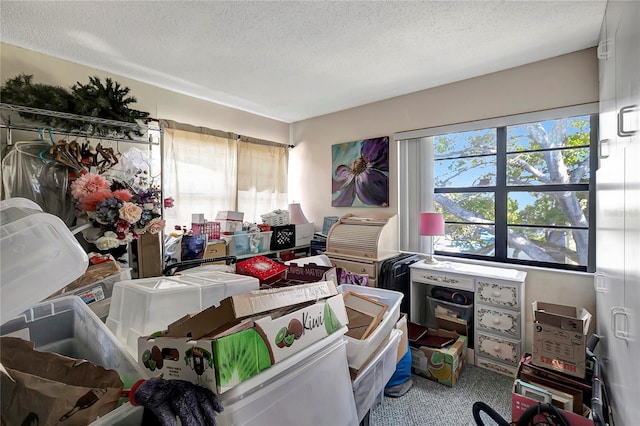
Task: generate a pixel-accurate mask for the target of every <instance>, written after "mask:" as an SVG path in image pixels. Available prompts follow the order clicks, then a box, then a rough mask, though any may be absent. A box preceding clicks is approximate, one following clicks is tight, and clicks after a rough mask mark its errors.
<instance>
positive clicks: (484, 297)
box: [476, 278, 520, 309]
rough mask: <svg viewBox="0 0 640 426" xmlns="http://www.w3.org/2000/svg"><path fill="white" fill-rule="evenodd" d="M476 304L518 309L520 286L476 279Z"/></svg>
mask: <svg viewBox="0 0 640 426" xmlns="http://www.w3.org/2000/svg"><path fill="white" fill-rule="evenodd" d="M476 303H477V304H483V305H494V306H500V307H503V308H513V309H520V286H517V285H513V284H504V283H498V282H495V281H490V280H486V279H482V278H478V280H477V282H476Z"/></svg>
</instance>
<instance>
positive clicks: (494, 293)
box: [491, 290, 500, 297]
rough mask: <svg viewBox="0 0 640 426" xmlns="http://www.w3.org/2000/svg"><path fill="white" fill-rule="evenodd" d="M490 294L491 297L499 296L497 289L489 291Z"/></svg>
mask: <svg viewBox="0 0 640 426" xmlns="http://www.w3.org/2000/svg"><path fill="white" fill-rule="evenodd" d="M491 295H492V296H493V297H500V292H499V291H496V290H494V291H493V292H492V293H491Z"/></svg>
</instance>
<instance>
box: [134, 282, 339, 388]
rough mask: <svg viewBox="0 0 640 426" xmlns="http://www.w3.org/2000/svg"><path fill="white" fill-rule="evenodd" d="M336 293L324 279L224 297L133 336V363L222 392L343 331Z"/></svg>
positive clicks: (331, 285) (168, 376) (154, 371)
mask: <svg viewBox="0 0 640 426" xmlns="http://www.w3.org/2000/svg"><path fill="white" fill-rule="evenodd" d="M336 292H337V290H336V288H335V286H334V285H333V283H332V282H330V281H329V282H319V283H311V284H307V285H300V286H295V287H286V288H281V289H274V290H259V291H254V292H251V293H245V294H241V295H236V296H231V297H228V298H226V299H224V300H223V301H222V302H221V304H220V306H219V307H212V308H208V309H206V310H204V311H202V312H201V313H200V314H197V315H194V316H190V317H185V318H183V319H181V320H178V321H177V322H176V323H174V324H172V325H171V326H170V327H169V330H168V331H167V332H164V333H157V334H155V335H152V336H145V337H141V338H139V339H138V354H139V359H138V362H139V364H141V365H143V366H144V367H145V368H147V369H149V370H151V371H152V372H153V374H158V373H164V375H165V377H167V378H179V379H182V380H188V381H191V382H193V383H197V384H200V385H204V386H206V387H208V388H209V389H211V390H213V391H216V392H218V393H223V392H225V391H227V390H229V389H231V388H232V387H233V386H235V385H237V384H239V383H241V382H243V381H245V380H247V379H249V378H251V377H253V376H255V375H256V374H258V373H260V372H261V371H263V370H265V369H267V368H269V367H270V366H272V365H274V364H276V363H278V362H280V361H282V360H283V359H286V358H288V357H290V356H291V355H293V354H295V353H297V352H299V351H300V350H302V349H304V348H306V347H307V346H309V345H311V344H313V343H314V342H316V341H318V340H320V339H322V338H324V337H326V336H328V335H330V334H333V333H335V332H339V331H341V332H342V333H344V332H345V331H346V327H344V326H345V324H346V323H347V314H346V311H345V307H344V301H343V299H342V295H340V294H334V295H331V293H336ZM156 370H157V372H156Z"/></svg>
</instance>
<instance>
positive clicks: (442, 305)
mask: <svg viewBox="0 0 640 426" xmlns="http://www.w3.org/2000/svg"><path fill="white" fill-rule="evenodd" d="M427 309H428V310H429V311H428V312H429V315H428V316H427V318H428V321H427V324H426V325H427V327H430V328H437V323H436V316H435V314H436V313H441V314H443V315H446V316H449V317H453V318H460V319H463V320H465V321H467V323H470V322H471V319H472V318H473V303H470V304H468V305H459V304H457V303H453V302H447V301H445V300H440V299H435V298H433V297H431V296H427Z"/></svg>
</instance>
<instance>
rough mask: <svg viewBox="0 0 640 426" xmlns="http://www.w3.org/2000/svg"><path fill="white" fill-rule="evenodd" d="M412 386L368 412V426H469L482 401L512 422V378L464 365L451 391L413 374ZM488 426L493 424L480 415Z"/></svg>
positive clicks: (387, 398) (385, 399) (472, 422)
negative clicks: (400, 394) (478, 402)
mask: <svg viewBox="0 0 640 426" xmlns="http://www.w3.org/2000/svg"><path fill="white" fill-rule="evenodd" d="M412 379H413V387H412V388H411V389H410V390H409V391H408V392H407V393H405V394H404V395H403V396H401V397H399V398H389V397H385V398H384V400H383V402H382V404H379V405H377V406H376V407H374V408H373V409H372V410H371V412H370V417H369V425H370V426H427V425H434V426H458V425H460V426H468V425H475V424H476V423H475V421H474V420H473V414H472V406H473V403H474V402H476V401H483V402H485V403H487V404H488V405H489V406H490V407H491V408H493V409H494V410H495V411H497V412H498V413H499V414H500V415H501V416H502V417H504V418H505V419H506V420H507V421H511V389H512V387H513V378H511V377H507V376H503V375H501V374H498V373H494V372H492V371H489V370H486V369H484V368H480V367H476V366H474V365H465V366H464V370H463V371H462V374H461V375H460V377H459V379H458V382H457V383H456V384H455V385H454V386H453V387H451V388H449V387H447V386H444V385H441V384H440V383H437V382H434V381H431V380H428V379H425V378H423V377H420V376H416V375H415V374H414V375H412ZM482 419H483V421H484V423H485V424H487V425H494V424H495V422H494V421H493V420H491V419H490V418H489V417H486V416H485V415H483V417H482Z"/></svg>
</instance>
